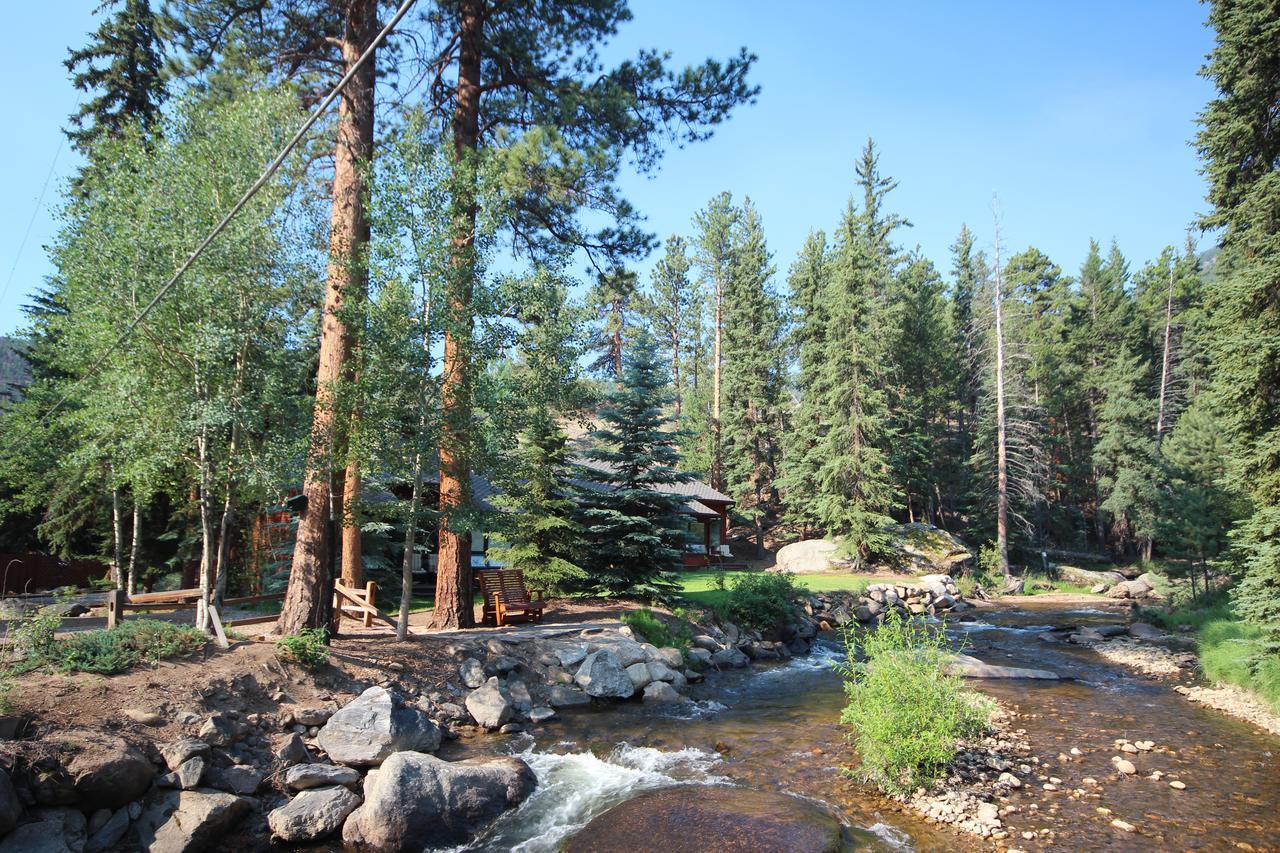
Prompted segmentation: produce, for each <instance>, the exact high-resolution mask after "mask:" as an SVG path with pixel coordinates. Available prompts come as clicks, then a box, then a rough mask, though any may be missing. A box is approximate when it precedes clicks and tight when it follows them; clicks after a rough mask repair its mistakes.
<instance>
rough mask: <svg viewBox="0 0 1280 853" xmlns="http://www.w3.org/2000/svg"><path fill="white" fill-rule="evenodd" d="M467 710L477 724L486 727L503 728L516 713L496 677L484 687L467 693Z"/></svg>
mask: <svg viewBox="0 0 1280 853" xmlns="http://www.w3.org/2000/svg"><path fill="white" fill-rule="evenodd" d="M466 705H467V711H468V712H469V713H470V714H471V718H472V719H473V720H475V721H476V724H477V725H479V726H482V727H484V728H486V729H496V728H501V726H502V725H503V723H506V722H508V721H510V719H511V717H512V716H513V715H514V714H515V710H514V709H513V708H512V707H511V702H510V700H508V699H507V697H506V696H504V695H503V693H502V689H501V688H500V687H499V686H498V679H497V678H496V677H494V678H490V679H489V681H488V683H486V684H485V685H484V686H483V687H481V688H479V689H477V690H472V691H471V692H470V693H468V694H467V702H466Z"/></svg>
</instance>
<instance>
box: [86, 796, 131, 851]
mask: <svg viewBox="0 0 1280 853" xmlns="http://www.w3.org/2000/svg"><path fill="white" fill-rule="evenodd" d="M128 831H129V807H128V806H126V807H124V808H122V809H116V810H115V811H114V812H112V814H111V816H110V817H109V818H107V822H106V823H104V824H103V825H102V826H100V827H98V828H97V829H96V830H94V831H93V832H92V833H90V834H89V840H88V841H87V842H86V843H85V845H84V853H101V851H104V850H110V849H112V848H114V847H115V846H116V845H117V844H119V843H120V839H122V838H124V834H125V833H126V832H128Z"/></svg>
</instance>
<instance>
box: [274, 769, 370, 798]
mask: <svg viewBox="0 0 1280 853" xmlns="http://www.w3.org/2000/svg"><path fill="white" fill-rule="evenodd" d="M359 782H360V773H359V771H357V770H355V769H353V768H351V767H343V766H341V765H339V764H299V765H297V766H296V767H290V768H289V772H288V773H286V774H285V776H284V783H285V785H287V786H289V787H290V788H292V789H293V790H295V791H304V790H306V789H307V788H320V787H323V786H326V785H355V784H358V783H359Z"/></svg>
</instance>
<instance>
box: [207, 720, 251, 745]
mask: <svg viewBox="0 0 1280 853" xmlns="http://www.w3.org/2000/svg"><path fill="white" fill-rule="evenodd" d="M241 731H242V730H241V726H240V724H239V723H238V722H236V721H235V720H232V719H231V718H230V717H227V716H225V715H223V714H213V715H212V716H210V717H209V719H207V720H205V721H204V725H203V726H201V727H200V734H199V737H200V739H201V740H202V741H204V742H205V743H207V744H209V745H210V746H230V745H231V744H232V743H234V742H235V741H236V739H237V738H239V737H240V735H241Z"/></svg>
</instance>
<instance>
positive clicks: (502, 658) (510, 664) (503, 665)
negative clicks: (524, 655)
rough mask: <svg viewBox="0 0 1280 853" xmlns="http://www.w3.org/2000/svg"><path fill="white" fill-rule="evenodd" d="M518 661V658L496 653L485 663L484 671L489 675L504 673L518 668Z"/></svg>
mask: <svg viewBox="0 0 1280 853" xmlns="http://www.w3.org/2000/svg"><path fill="white" fill-rule="evenodd" d="M520 663H521V661H520V658H515V657H511V655H498V656H497V657H495V658H493V659H492V660H491V661H489V662H488V663H487V664H486V665H485V667H484V671H485V672H487V673H489V674H490V675H506V674H507V673H508V672H511V671H513V670H516V669H519V667H520Z"/></svg>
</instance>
